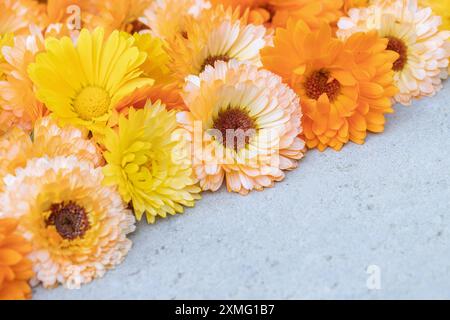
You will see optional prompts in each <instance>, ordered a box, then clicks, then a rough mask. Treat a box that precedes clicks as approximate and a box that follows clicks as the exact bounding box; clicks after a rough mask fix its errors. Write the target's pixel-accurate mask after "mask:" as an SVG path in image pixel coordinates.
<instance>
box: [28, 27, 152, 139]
mask: <svg viewBox="0 0 450 320" xmlns="http://www.w3.org/2000/svg"><path fill="white" fill-rule="evenodd" d="M45 46H46V51H45V52H43V53H41V54H39V55H38V56H37V58H36V62H35V63H33V64H31V65H30V66H29V69H28V70H29V74H30V77H31V79H32V80H33V82H34V83H35V85H36V87H37V96H38V98H39V99H40V100H41V101H42V102H44V103H45V104H46V106H47V108H48V109H49V110H50V111H52V112H53V114H54V116H56V117H57V118H59V119H61V120H62V121H63V122H64V123H72V124H75V125H81V126H84V127H86V128H88V129H90V130H92V131H94V132H96V131H101V129H103V128H104V126H105V125H106V123H107V121H108V119H109V118H110V116H111V114H112V112H113V110H114V107H115V105H116V104H117V103H118V102H119V101H120V100H121V99H122V98H123V97H125V96H127V95H128V94H130V93H131V92H133V91H134V90H135V89H137V88H140V87H143V86H146V85H152V84H153V82H154V81H153V80H152V79H150V78H144V77H141V75H142V70H141V69H140V67H141V66H142V64H143V63H144V62H145V60H146V54H145V53H144V52H140V51H139V49H138V48H137V47H135V46H134V38H133V37H124V36H121V35H120V34H119V32H118V31H115V32H113V33H112V34H111V35H110V36H109V37H108V38H106V39H105V37H104V31H103V29H100V28H98V29H96V30H95V31H93V32H92V33H91V32H89V31H88V30H86V29H83V30H82V31H81V33H80V37H79V38H78V41H77V43H76V45H75V44H74V43H73V42H72V40H71V39H70V38H68V37H63V38H62V39H61V40H57V39H55V38H50V39H47V40H46V43H45ZM69 61H70V63H68V62H69Z"/></svg>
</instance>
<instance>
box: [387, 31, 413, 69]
mask: <svg viewBox="0 0 450 320" xmlns="http://www.w3.org/2000/svg"><path fill="white" fill-rule="evenodd" d="M388 39H389V42H388V45H387V48H386V49H387V50H391V51H395V52H397V53H398V54H399V55H400V57H399V58H398V59H397V60H396V61H395V62H394V66H393V68H392V69H393V70H394V71H402V70H403V68H404V67H405V65H406V62H408V47H407V46H406V44H405V42H404V41H403V40H400V39H398V38H395V37H388Z"/></svg>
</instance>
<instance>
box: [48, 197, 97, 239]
mask: <svg viewBox="0 0 450 320" xmlns="http://www.w3.org/2000/svg"><path fill="white" fill-rule="evenodd" d="M50 210H51V214H50V216H49V218H48V220H47V221H46V222H47V226H50V225H52V226H55V228H56V231H57V232H58V233H59V235H60V236H61V237H62V238H63V239H66V240H75V239H77V238H82V237H83V236H84V235H85V234H86V231H88V230H89V227H90V225H89V219H88V216H87V214H86V210H85V209H84V208H83V207H80V206H79V205H77V204H76V203H74V202H72V201H70V202H68V203H67V204H65V203H64V202H62V203H57V204H53V205H52V206H51V208H50Z"/></svg>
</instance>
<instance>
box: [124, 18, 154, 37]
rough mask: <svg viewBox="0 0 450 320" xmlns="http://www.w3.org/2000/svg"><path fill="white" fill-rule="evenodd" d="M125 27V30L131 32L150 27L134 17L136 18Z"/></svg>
mask: <svg viewBox="0 0 450 320" xmlns="http://www.w3.org/2000/svg"><path fill="white" fill-rule="evenodd" d="M127 29H128V30H127V31H128V32H129V33H131V34H133V33H135V32H140V31H143V30H149V29H150V27H149V26H147V25H146V24H145V23H142V22H141V21H139V20H137V19H136V20H134V21H132V22H131V23H130V24H129V25H128V27H127Z"/></svg>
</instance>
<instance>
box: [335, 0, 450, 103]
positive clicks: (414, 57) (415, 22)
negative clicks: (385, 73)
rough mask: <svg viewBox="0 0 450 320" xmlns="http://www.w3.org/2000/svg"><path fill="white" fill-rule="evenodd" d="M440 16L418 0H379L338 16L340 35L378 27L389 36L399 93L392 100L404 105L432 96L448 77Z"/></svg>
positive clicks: (446, 34) (449, 52) (448, 50)
mask: <svg viewBox="0 0 450 320" xmlns="http://www.w3.org/2000/svg"><path fill="white" fill-rule="evenodd" d="M440 25H441V19H440V17H438V16H435V15H433V13H432V10H431V9H430V8H420V7H418V5H417V0H403V1H392V0H379V1H375V2H374V5H372V6H370V7H368V8H353V9H351V10H350V11H349V16H348V17H343V18H341V19H340V20H339V22H338V26H339V30H338V32H337V34H338V36H339V37H340V38H348V37H349V36H350V35H351V34H353V33H356V32H360V31H363V32H366V31H370V30H377V31H378V34H379V35H380V36H381V37H384V38H387V39H389V42H388V46H387V49H388V50H392V51H395V52H397V53H398V54H399V58H398V59H397V61H395V63H394V65H393V70H394V71H395V75H394V79H395V84H396V86H397V87H398V89H399V93H398V94H397V95H396V96H395V100H396V101H397V102H399V103H402V104H404V105H409V104H411V102H412V100H413V99H418V98H421V97H429V96H433V95H435V94H436V92H438V91H439V90H440V89H441V88H442V79H445V78H447V77H448V65H449V60H448V59H449V57H450V45H449V42H448V41H449V39H450V31H439V27H440Z"/></svg>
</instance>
